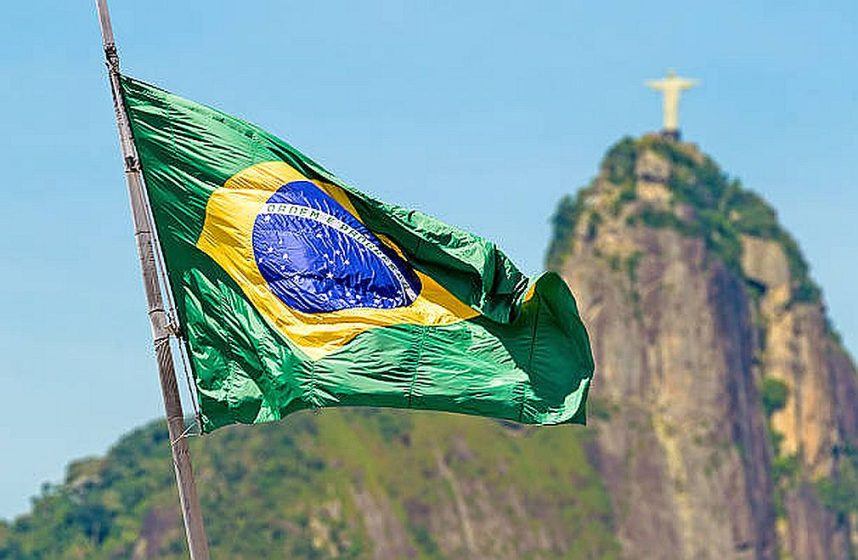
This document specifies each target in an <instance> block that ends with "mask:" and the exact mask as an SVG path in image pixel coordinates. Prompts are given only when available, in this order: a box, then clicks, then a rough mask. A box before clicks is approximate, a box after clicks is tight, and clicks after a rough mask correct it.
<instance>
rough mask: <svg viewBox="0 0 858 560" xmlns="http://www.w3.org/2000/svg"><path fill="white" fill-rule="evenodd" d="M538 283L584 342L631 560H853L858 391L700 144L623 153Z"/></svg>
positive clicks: (751, 203) (768, 236)
mask: <svg viewBox="0 0 858 560" xmlns="http://www.w3.org/2000/svg"><path fill="white" fill-rule="evenodd" d="M548 266H549V267H550V268H553V269H555V270H557V271H559V272H560V273H561V274H563V276H564V277H565V278H566V279H567V281H568V282H569V284H570V285H571V286H572V287H573V290H574V291H575V293H576V296H577V297H578V300H579V305H580V307H581V309H582V314H583V316H584V318H585V321H586V323H587V325H588V329H589V331H590V335H591V338H592V341H593V351H594V354H595V358H596V364H597V377H596V381H595V384H594V390H593V397H592V398H593V400H594V407H593V410H595V415H596V417H597V418H596V420H595V421H594V422H593V425H594V429H596V430H597V431H598V436H597V442H598V443H597V449H598V451H597V457H598V464H599V467H600V469H601V471H602V473H603V476H604V477H605V480H606V483H607V485H608V489H609V492H610V494H611V496H612V500H613V504H614V512H615V516H616V521H615V522H616V526H617V535H618V538H619V539H620V542H621V544H622V548H623V551H624V553H625V555H626V556H628V557H630V558H776V557H784V558H795V559H813V558H819V559H823V558H849V557H851V551H852V550H854V546H855V534H854V527H855V521H856V519H855V518H856V510H855V508H856V495H855V492H856V470H858V469H856V462H858V456H856V434H858V423H857V422H856V405H855V403H856V390H858V389H856V388H857V387H858V383H856V380H858V378H856V372H855V368H854V366H853V364H852V361H851V360H850V358H849V356H848V355H847V354H846V352H845V351H844V350H843V348H842V346H841V344H840V342H839V340H838V338H837V336H836V334H835V333H834V332H833V329H832V328H831V327H830V325H829V323H828V320H827V318H826V315H825V309H824V307H823V304H822V302H821V297H820V290H819V289H818V287H817V286H816V285H815V284H814V283H813V282H812V280H811V279H810V277H809V275H808V267H807V264H806V263H805V261H804V260H803V258H802V256H801V254H800V251H799V249H798V247H797V245H796V243H795V242H794V240H793V239H792V238H791V237H790V236H789V235H788V234H787V233H786V232H785V231H784V230H783V229H782V227H781V226H780V225H779V224H778V222H777V219H776V216H775V213H774V211H773V210H772V209H771V208H770V207H769V206H768V205H766V204H765V203H764V202H763V201H762V200H761V199H760V198H759V197H758V196H756V195H754V194H753V193H751V192H749V191H747V190H745V189H744V188H742V186H741V185H740V184H739V183H738V181H735V180H730V179H729V178H728V177H727V176H726V175H725V174H724V173H723V172H722V171H721V170H720V169H719V168H718V166H717V165H716V164H715V163H714V162H713V161H712V160H711V159H710V158H708V157H707V156H705V155H704V154H702V153H701V152H700V151H699V150H698V149H697V148H696V146H694V145H692V144H685V143H678V142H674V141H671V140H667V139H664V138H661V137H659V136H655V135H651V136H645V137H644V138H641V139H638V140H633V139H624V140H623V141H621V142H619V143H618V144H617V145H615V146H614V147H613V148H612V149H611V150H610V151H609V152H608V154H607V155H606V157H605V159H604V161H603V163H602V166H601V169H600V172H599V175H598V176H597V178H596V179H594V180H593V182H592V183H591V184H590V185H589V186H588V187H587V188H585V189H583V190H581V191H580V192H579V193H578V195H577V196H575V197H569V198H567V199H565V200H564V201H562V203H561V205H560V208H559V210H558V212H557V214H556V216H555V237H554V240H553V242H552V245H551V247H550V249H549V254H548ZM850 532H851V534H850ZM850 540H851V541H852V542H851V543H850Z"/></svg>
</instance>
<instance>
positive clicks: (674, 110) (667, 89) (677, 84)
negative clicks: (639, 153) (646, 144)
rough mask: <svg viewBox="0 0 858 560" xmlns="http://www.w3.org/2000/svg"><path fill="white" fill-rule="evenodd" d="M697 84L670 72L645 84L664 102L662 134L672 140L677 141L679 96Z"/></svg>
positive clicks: (695, 81)
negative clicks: (659, 93) (659, 94)
mask: <svg viewBox="0 0 858 560" xmlns="http://www.w3.org/2000/svg"><path fill="white" fill-rule="evenodd" d="M698 83H699V82H698V81H697V80H690V79H688V78H681V77H679V76H677V75H676V72H674V71H673V70H670V71H669V72H668V73H667V77H665V78H662V79H661V80H650V81H648V82H646V85H647V87H650V88H652V89H655V90H659V91H661V93H662V96H663V101H664V127H663V128H662V134H664V135H665V136H669V137H671V138H674V139H677V140H678V139H679V95H680V94H681V93H682V92H683V91H685V90H686V89H691V88H692V87H694V86H696V85H697V84H698Z"/></svg>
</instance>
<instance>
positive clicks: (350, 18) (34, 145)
mask: <svg viewBox="0 0 858 560" xmlns="http://www.w3.org/2000/svg"><path fill="white" fill-rule="evenodd" d="M7 4H9V5H8V6H4V8H3V17H4V20H5V23H6V26H5V31H4V33H3V34H2V36H0V64H2V66H0V68H2V71H3V74H4V76H3V77H4V83H5V84H6V85H5V86H4V87H2V88H0V123H2V126H3V129H4V130H3V134H2V135H0V168H2V169H3V170H4V171H5V181H4V187H3V191H2V194H3V196H2V203H0V259H2V263H3V267H2V270H3V274H2V275H0V309H2V315H0V356H2V362H0V386H2V387H3V389H4V395H3V403H4V404H3V409H2V412H0V455H2V456H3V460H2V481H0V517H10V516H13V515H16V514H18V513H21V512H22V511H24V510H25V509H26V508H27V507H28V503H29V497H30V496H32V495H33V494H35V493H37V492H38V489H39V486H40V484H41V483H42V482H45V481H58V480H60V478H61V477H62V473H63V468H64V465H65V464H66V463H67V462H68V461H69V460H71V459H73V458H77V457H81V456H85V455H91V454H98V453H102V452H104V451H105V450H106V448H107V447H108V446H109V445H110V443H111V442H113V441H114V440H115V439H116V438H117V437H118V436H120V435H121V434H123V433H124V432H126V431H127V430H129V429H130V428H132V427H134V426H136V425H138V424H140V423H142V422H145V421H147V420H150V419H152V418H155V417H158V416H160V415H161V414H162V413H163V411H162V408H161V401H160V393H159V390H158V384H157V377H156V370H155V362H154V360H153V355H152V350H151V341H150V338H149V337H150V335H149V329H148V324H147V319H146V314H145V304H144V299H143V293H142V288H141V284H140V280H139V272H138V267H137V260H136V255H135V249H134V243H133V238H132V233H131V225H130V217H129V211H128V205H127V199H126V193H125V186H124V183H123V176H122V168H121V163H120V158H119V154H118V148H117V144H116V132H115V129H114V123H113V115H112V109H111V104H110V96H109V92H108V89H107V84H106V80H105V75H104V69H103V65H102V62H101V56H102V54H101V49H100V43H99V37H98V26H97V22H96V18H95V13H94V8H93V6H92V5H91V4H90V3H89V2H61V1H53V2H47V1H43V0H32V1H30V2H24V3H22V2H15V3H7ZM749 4H751V3H748V2H718V3H712V2H708V3H703V2H700V3H697V2H691V3H689V2H675V3H672V2H632V1H627V2H570V1H565V2H541V3H538V4H537V3H532V2H529V3H525V2H519V3H515V4H509V5H507V4H506V3H500V2H488V1H472V2H431V3H425V2H419V3H418V2H396V1H367V2H361V3H354V2H342V1H331V2H325V3H321V2H303V3H297V2H275V1H273V0H272V1H257V0H246V1H244V2H227V1H222V0H209V1H206V2H198V1H195V0H194V1H190V0H189V1H186V2H169V1H167V0H151V1H149V2H146V5H145V6H143V5H142V4H141V3H139V2H129V1H127V0H124V1H121V0H113V2H112V6H111V7H112V9H113V17H114V27H115V30H116V34H117V38H118V40H119V43H120V51H121V54H122V57H123V63H124V68H125V71H126V72H127V73H129V74H130V75H133V76H135V77H138V78H141V79H144V80H147V81H151V82H154V83H157V84H159V85H161V86H162V87H165V88H167V89H170V90H172V91H174V92H176V93H179V94H181V95H184V96H185V97H189V98H191V99H195V100H197V101H201V102H204V103H208V104H211V105H214V106H216V107H218V108H220V109H223V110H225V111H227V112H230V113H232V114H236V115H238V116H242V117H244V118H247V119H249V120H251V121H253V122H256V123H258V124H261V125H263V126H265V127H266V128H268V129H269V130H271V131H272V132H274V133H276V134H278V135H280V136H281V137H283V138H285V139H287V140H289V141H290V142H292V143H293V144H294V145H296V146H298V147H299V148H301V149H303V151H305V152H306V153H308V154H309V155H311V156H313V157H315V158H316V159H317V160H319V161H320V162H322V163H323V164H325V165H326V166H327V167H328V168H330V169H332V170H334V171H335V172H337V173H338V174H339V175H341V176H342V177H344V178H346V179H348V180H350V181H352V182H353V183H354V184H356V185H358V186H359V187H361V188H362V189H364V190H366V191H368V192H371V193H373V194H375V195H377V196H379V197H381V198H383V199H386V200H389V201H391V202H397V203H400V204H403V205H409V206H414V207H417V208H420V209H422V210H424V211H427V212H430V213H432V214H435V215H437V216H439V217H441V218H443V219H444V220H446V221H448V222H451V223H454V224H457V225H460V226H463V227H466V228H469V229H471V230H473V231H475V232H477V233H480V234H481V235H483V236H485V237H488V238H490V239H492V240H495V241H497V242H498V243H499V244H500V245H501V246H502V247H504V248H505V250H506V251H507V252H508V253H509V254H510V255H511V256H512V257H513V258H514V259H515V260H516V261H517V262H518V263H519V264H520V265H521V266H522V268H523V269H525V270H526V271H527V272H529V273H535V272H537V271H539V269H540V267H541V263H542V257H543V254H544V250H545V247H546V243H547V240H548V237H549V234H550V229H549V223H548V218H549V216H550V215H551V213H552V212H553V209H554V207H555V204H556V203H557V201H558V199H559V198H560V197H561V196H562V195H563V194H565V193H570V192H573V191H575V190H576V189H577V188H578V187H579V186H581V185H583V184H585V183H586V182H587V181H588V180H589V179H590V178H591V177H592V176H593V175H594V173H595V171H596V168H597V164H598V161H599V159H600V157H601V155H602V153H603V152H604V150H605V149H606V148H607V147H608V146H609V145H610V144H611V143H613V142H614V141H616V140H617V139H618V138H620V137H621V136H623V135H625V134H635V135H637V134H641V133H643V132H646V131H650V130H654V129H656V128H658V127H659V123H660V103H659V99H658V96H657V94H655V93H654V92H651V91H649V90H647V89H645V88H644V87H643V86H642V82H643V80H645V79H647V78H654V77H659V76H660V75H662V74H663V73H664V71H665V70H666V69H667V68H669V67H672V68H676V69H677V70H678V71H679V72H681V73H683V74H685V75H688V76H691V77H695V78H699V79H701V80H702V82H703V83H702V86H701V87H700V88H698V89H696V90H693V91H691V92H690V93H689V94H688V95H686V96H685V98H684V100H683V107H682V122H683V129H684V132H685V136H686V138H687V139H688V140H690V141H693V142H697V143H699V144H700V146H701V147H702V148H703V149H704V150H705V151H707V152H708V153H710V154H712V155H713V156H714V157H715V158H716V159H717V160H718V161H719V162H720V163H721V164H722V165H723V167H724V168H725V169H726V170H727V171H728V172H730V173H732V174H734V175H736V176H738V177H740V178H741V179H742V180H743V182H744V183H745V184H746V185H747V186H749V187H751V188H753V189H755V190H757V191H758V192H760V193H762V194H763V195H764V196H765V197H766V198H767V199H768V200H769V201H770V202H771V203H772V204H773V205H774V206H775V207H776V208H777V210H778V212H779V214H780V216H781V219H782V221H783V223H784V224H785V225H786V226H787V227H788V228H789V229H790V231H792V232H793V233H794V234H795V235H796V237H797V238H798V240H799V242H800V243H801V246H802V247H803V249H804V250H805V253H806V255H807V257H808V259H809V260H810V262H811V265H812V271H813V275H814V277H815V278H816V279H817V280H818V281H819V282H820V284H821V285H822V286H823V288H824V290H825V294H826V299H827V301H828V303H829V305H830V308H831V314H832V316H833V318H834V323H835V325H836V326H837V327H838V329H839V330H840V331H841V332H842V333H843V335H844V338H845V340H846V342H847V345H848V346H849V348H851V349H852V351H853V353H854V352H855V351H856V349H858V300H856V297H855V294H854V284H855V281H854V278H855V276H856V274H858V263H856V257H858V228H856V227H855V216H856V215H858V172H856V160H855V157H856V154H858V73H856V72H854V64H855V60H858V40H856V39H855V37H856V32H858V5H856V4H855V3H854V2H848V1H842V2H839V1H828V2H791V3H789V6H787V5H786V3H783V2H755V3H753V5H749Z"/></svg>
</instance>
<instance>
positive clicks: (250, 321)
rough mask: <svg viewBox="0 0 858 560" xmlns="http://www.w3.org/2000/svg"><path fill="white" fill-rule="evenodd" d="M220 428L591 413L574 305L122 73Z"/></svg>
mask: <svg viewBox="0 0 858 560" xmlns="http://www.w3.org/2000/svg"><path fill="white" fill-rule="evenodd" d="M122 94H123V98H124V102H125V104H126V106H127V109H128V114H129V119H130V122H131V128H132V130H133V133H134V140H135V145H136V147H137V150H138V153H139V156H140V162H141V166H142V170H143V176H144V179H145V183H146V191H147V194H148V198H149V203H150V206H151V208H152V215H153V217H154V220H155V227H156V230H157V233H158V239H159V241H160V244H161V250H162V252H163V255H164V260H165V263H166V269H167V276H168V281H169V283H170V288H171V290H172V292H173V294H174V295H175V298H176V306H177V312H178V315H179V321H180V323H181V327H182V332H183V334H184V337H185V339H186V341H187V344H188V348H189V353H190V358H191V367H192V370H193V374H194V380H195V382H196V388H197V394H198V396H199V401H200V409H201V415H202V420H203V429H204V430H205V431H207V432H209V431H212V430H214V429H216V428H218V427H220V426H224V425H228V424H233V423H259V422H267V421H272V420H278V419H280V418H283V417H284V416H285V415H287V414H289V413H291V412H293V411H296V410H300V409H307V408H323V407H331V406H378V407H396V408H413V409H426V410H441V411H448V412H457V413H464V414H473V415H480V416H488V417H494V418H504V419H509V420H514V421H517V422H522V423H528V424H558V423H584V421H585V405H586V397H587V392H588V389H589V385H590V381H591V379H592V375H593V369H594V368H593V359H592V353H591V351H590V345H589V340H588V338H587V333H586V330H585V328H584V325H583V323H582V322H581V319H580V317H579V314H578V310H577V307H576V304H575V300H574V298H573V296H572V294H571V292H570V291H569V289H568V287H567V286H566V284H565V282H563V280H562V279H561V278H560V277H558V276H557V275H556V274H554V273H545V274H543V275H541V276H539V277H538V278H536V279H535V280H533V281H530V280H528V278H527V277H525V276H524V275H523V274H522V273H521V272H520V271H519V270H518V269H517V268H516V267H515V265H514V264H513V263H512V262H511V261H510V260H509V258H508V257H507V256H506V255H504V253H503V252H502V251H500V250H499V249H498V248H497V247H496V246H495V245H494V244H493V243H490V242H488V241H486V240H484V239H482V238H480V237H478V236H476V235H473V234H471V233H468V232H465V231H462V230H460V229H458V228H455V227H452V226H449V225H447V224H444V223H443V222H441V221H439V220H437V219H435V218H433V217H431V216H428V215H426V214H424V213H422V212H418V211H415V210H409V209H406V208H402V207H399V206H395V205H391V204H386V203H383V202H380V201H378V200H376V199H374V198H372V197H370V196H367V195H366V194H364V193H362V192H361V191H359V190H357V189H355V188H354V187H352V186H350V185H348V184H346V183H345V182H343V181H341V180H340V179H338V178H337V177H336V176H334V175H333V174H332V173H330V172H328V171H327V170H325V169H324V168H323V167H321V166H320V165H318V164H316V163H315V162H313V161H312V160H311V159H309V158H307V157H306V156H304V155H303V154H301V153H300V152H299V151H298V150H296V149H295V148H293V147H292V146H290V145H289V144H287V143H285V142H283V141H282V140H280V139H278V138H276V137H274V136H272V135H271V134H269V133H267V132H266V131H264V130H262V129H260V128H258V127H256V126H254V125H252V124H249V123H247V122H244V121H242V120H240V119H237V118H235V117H231V116H229V115H227V114H225V113H222V112H220V111H217V110H214V109H211V108H209V107H206V106H203V105H200V104H197V103H194V102H192V101H188V100H185V99H182V98H180V97H178V96H176V95H173V94H171V93H168V92H166V91H164V90H162V89H159V88H157V87H154V86H151V85H148V84H146V83H144V82H141V81H138V80H135V79H132V78H129V77H123V78H122Z"/></svg>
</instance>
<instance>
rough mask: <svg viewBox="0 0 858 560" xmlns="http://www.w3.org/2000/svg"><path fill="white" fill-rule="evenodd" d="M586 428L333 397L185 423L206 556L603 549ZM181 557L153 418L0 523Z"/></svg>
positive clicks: (119, 554) (16, 554) (2, 546)
mask: <svg viewBox="0 0 858 560" xmlns="http://www.w3.org/2000/svg"><path fill="white" fill-rule="evenodd" d="M589 437H590V436H589V435H588V432H587V430H586V429H584V428H579V427H572V426H561V427H555V428H542V429H537V428H523V427H520V426H508V425H505V424H501V423H498V422H494V421H490V420H485V419H477V418H470V417H463V416H455V415H447V414H431V413H407V412H395V411H384V412H380V411H375V410H351V411H341V410H331V411H325V412H323V413H322V414H318V415H315V414H312V413H299V414H295V415H293V416H291V417H290V418H289V419H287V420H286V421H285V422H282V423H278V424H271V425H264V426H256V427H235V428H226V429H223V430H221V431H219V432H216V433H215V434H213V435H211V436H206V437H205V438H194V440H193V441H192V453H193V457H194V463H195V469H196V473H197V479H198V485H199V488H200V495H201V500H202V504H203V510H204V513H205V521H206V525H207V529H208V533H209V538H210V541H211V546H212V556H213V557H214V558H231V559H241V558H247V559H251V558H252V559H258V558H275V557H277V558H334V557H336V558H371V557H373V555H374V550H376V549H377V548H378V547H379V546H382V547H384V546H387V547H388V551H389V550H390V549H391V547H393V549H394V550H395V549H396V547H399V548H398V550H401V551H403V552H402V554H405V552H408V553H409V555H410V556H411V557H413V558H427V559H428V558H460V557H463V556H467V555H468V554H467V553H466V552H468V551H471V552H473V554H475V555H477V556H479V555H480V552H479V551H483V553H482V557H495V558H518V557H521V558H612V557H615V555H616V553H617V550H618V548H617V544H616V542H615V541H614V537H613V535H612V527H611V511H610V505H609V504H610V502H609V499H608V496H607V494H606V492H605V489H604V487H603V485H602V483H601V481H600V478H599V476H598V474H597V472H596V471H595V470H594V468H593V466H592V465H591V463H590V461H589V460H588V458H587V454H586V453H585V445H586V444H587V442H588V439H589ZM489 528H490V529H491V530H488V529H489ZM387 541H389V542H387ZM185 557H186V553H185V545H184V533H183V530H182V525H181V520H180V517H179V511H178V502H177V496H176V491H175V484H174V479H173V471H172V465H171V462H170V457H169V441H168V439H167V433H166V430H165V428H164V426H163V425H162V424H161V423H155V424H152V425H149V426H147V427H145V428H142V429H139V430H137V431H135V432H133V433H131V434H129V435H128V436H126V437H124V438H123V439H122V440H121V441H120V442H119V443H118V444H117V445H116V446H115V447H113V449H111V450H110V452H109V453H108V454H107V456H105V457H104V458H98V459H89V460H83V461H78V462H75V463H72V464H71V465H70V466H69V468H68V473H67V477H66V480H65V482H64V483H62V484H59V485H56V486H49V487H46V488H45V489H44V491H43V493H42V495H41V496H40V497H38V498H37V499H35V500H34V505H33V509H32V512H31V513H29V514H27V515H24V516H22V517H19V518H18V519H16V520H15V521H13V522H11V523H9V524H5V525H0V558H3V559H13V558H14V559H24V558H26V559H32V560H36V559H48V558H57V559H59V558H63V559H75V558H81V559H83V558H86V559H112V558H159V559H170V558H185ZM384 557H391V556H390V555H388V556H384ZM392 557H398V555H397V554H393V556H392Z"/></svg>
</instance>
